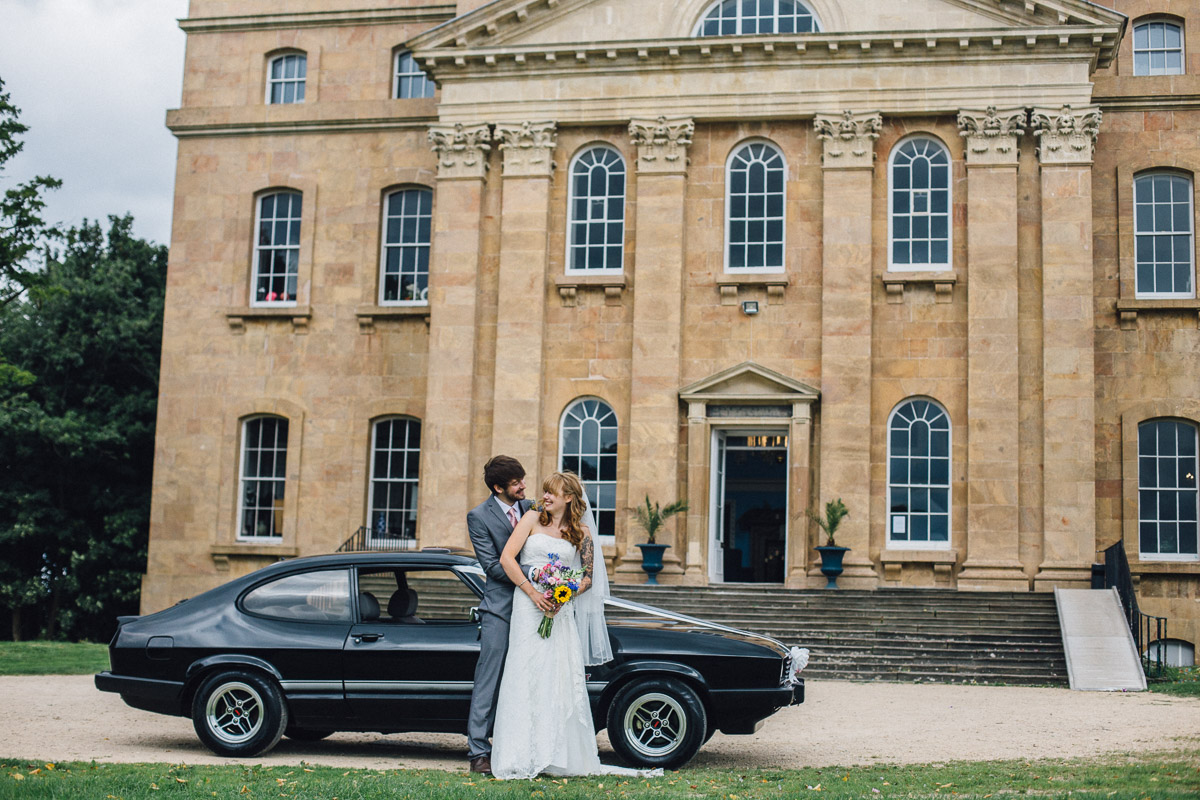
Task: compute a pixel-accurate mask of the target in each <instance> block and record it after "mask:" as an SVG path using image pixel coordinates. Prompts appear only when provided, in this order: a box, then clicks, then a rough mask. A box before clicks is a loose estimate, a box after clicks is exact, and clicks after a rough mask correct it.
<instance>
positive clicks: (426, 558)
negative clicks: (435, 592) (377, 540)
mask: <svg viewBox="0 0 1200 800" xmlns="http://www.w3.org/2000/svg"><path fill="white" fill-rule="evenodd" d="M478 563H479V562H477V561H476V560H475V559H474V558H468V557H466V556H460V555H455V554H454V553H451V552H448V551H446V550H442V549H438V550H432V551H430V550H401V551H399V552H375V551H369V552H357V553H329V554H327V555H318V556H303V557H301V558H289V559H286V560H283V561H279V562H277V563H275V564H271V565H270V566H268V567H264V568H263V569H261V570H259V571H258V575H259V576H260V577H263V576H265V575H267V574H271V573H275V572H292V571H294V570H301V569H320V568H323V567H354V566H367V567H370V566H376V565H386V566H392V565H405V564H411V565H412V566H440V567H465V566H474V565H476V564H478Z"/></svg>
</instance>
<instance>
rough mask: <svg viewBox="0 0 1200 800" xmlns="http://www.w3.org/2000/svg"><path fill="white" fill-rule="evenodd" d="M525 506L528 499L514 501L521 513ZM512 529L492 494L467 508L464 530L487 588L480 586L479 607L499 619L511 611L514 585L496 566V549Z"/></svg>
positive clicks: (498, 560) (525, 509)
mask: <svg viewBox="0 0 1200 800" xmlns="http://www.w3.org/2000/svg"><path fill="white" fill-rule="evenodd" d="M529 506H530V502H529V501H528V500H521V501H519V502H518V503H517V509H518V511H519V512H520V513H521V514H522V515H523V514H524V513H525V512H526V511H528V510H529ZM512 532H513V527H512V523H511V522H509V521H508V517H506V516H504V513H503V512H502V511H501V510H500V505H499V504H498V503H497V502H496V499H495V497H493V496H492V495H488V498H487V499H486V500H484V501H483V502H482V503H480V504H479V505H477V506H475V508H473V509H471V510H470V511H469V512H467V533H468V535H470V537H471V545H472V546H473V547H474V548H475V557H476V558H478V559H479V565H480V566H481V567H483V571H484V572H485V573H487V589H485V590H484V593H483V602H482V603H480V604H479V610H480V611H486V612H488V613H490V614H495V615H496V616H498V617H500V618H502V619H508V618H509V617H510V616H511V615H512V601H513V589H514V588H515V587H514V586H513V583H512V581H510V580H509V579H508V576H507V575H506V574H504V567H502V566H500V553H501V552H503V551H504V545H505V544H507V543H508V537H509V536H511V535H512Z"/></svg>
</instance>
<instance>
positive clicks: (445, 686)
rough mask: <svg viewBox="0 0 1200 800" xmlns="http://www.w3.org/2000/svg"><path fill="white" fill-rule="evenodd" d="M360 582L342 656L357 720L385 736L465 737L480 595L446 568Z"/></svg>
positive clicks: (378, 571)
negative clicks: (475, 611)
mask: <svg viewBox="0 0 1200 800" xmlns="http://www.w3.org/2000/svg"><path fill="white" fill-rule="evenodd" d="M357 579H358V581H357V584H358V612H357V614H358V616H357V618H356V621H355V623H354V625H353V626H352V627H351V629H350V634H349V636H347V637H346V644H345V649H344V654H343V665H344V670H345V688H346V698H347V700H348V701H349V703H350V707H351V709H352V711H353V713H354V714H355V716H356V717H357V718H358V719H359V720H360V721H361V722H362V723H363V724H364V725H370V726H374V727H376V729H378V730H388V729H393V730H436V731H465V730H466V721H467V714H468V711H469V710H470V705H471V688H472V686H473V685H474V678H475V663H476V662H477V661H478V660H479V627H478V624H477V623H476V622H475V621H474V616H473V609H474V608H475V607H476V606H477V605H478V604H479V597H478V595H477V594H476V593H475V592H474V591H473V590H472V588H471V587H470V586H469V585H468V584H467V583H466V582H465V581H464V580H463V579H462V578H460V577H459V575H458V574H457V573H456V572H455V571H454V570H453V569H449V568H442V567H420V568H413V567H402V566H394V567H387V568H379V567H371V568H365V567H364V568H360V569H359V570H358V575H357ZM376 604H377V606H378V608H377V611H376Z"/></svg>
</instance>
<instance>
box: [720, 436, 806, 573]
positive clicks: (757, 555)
mask: <svg viewBox="0 0 1200 800" xmlns="http://www.w3.org/2000/svg"><path fill="white" fill-rule="evenodd" d="M712 457H713V469H712V481H711V492H710V496H711V497H712V508H711V509H710V516H709V519H710V520H712V524H711V527H712V536H711V542H710V548H709V564H710V565H711V566H710V578H711V579H712V580H714V581H719V582H721V581H723V582H725V583H783V579H784V575H785V563H784V562H785V560H786V559H785V554H786V553H787V497H788V437H787V431H786V430H771V431H742V430H714V431H713V448H712Z"/></svg>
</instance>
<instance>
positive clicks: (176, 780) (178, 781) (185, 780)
mask: <svg viewBox="0 0 1200 800" xmlns="http://www.w3.org/2000/svg"><path fill="white" fill-rule="evenodd" d="M175 782H176V783H187V778H176V779H175Z"/></svg>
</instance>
